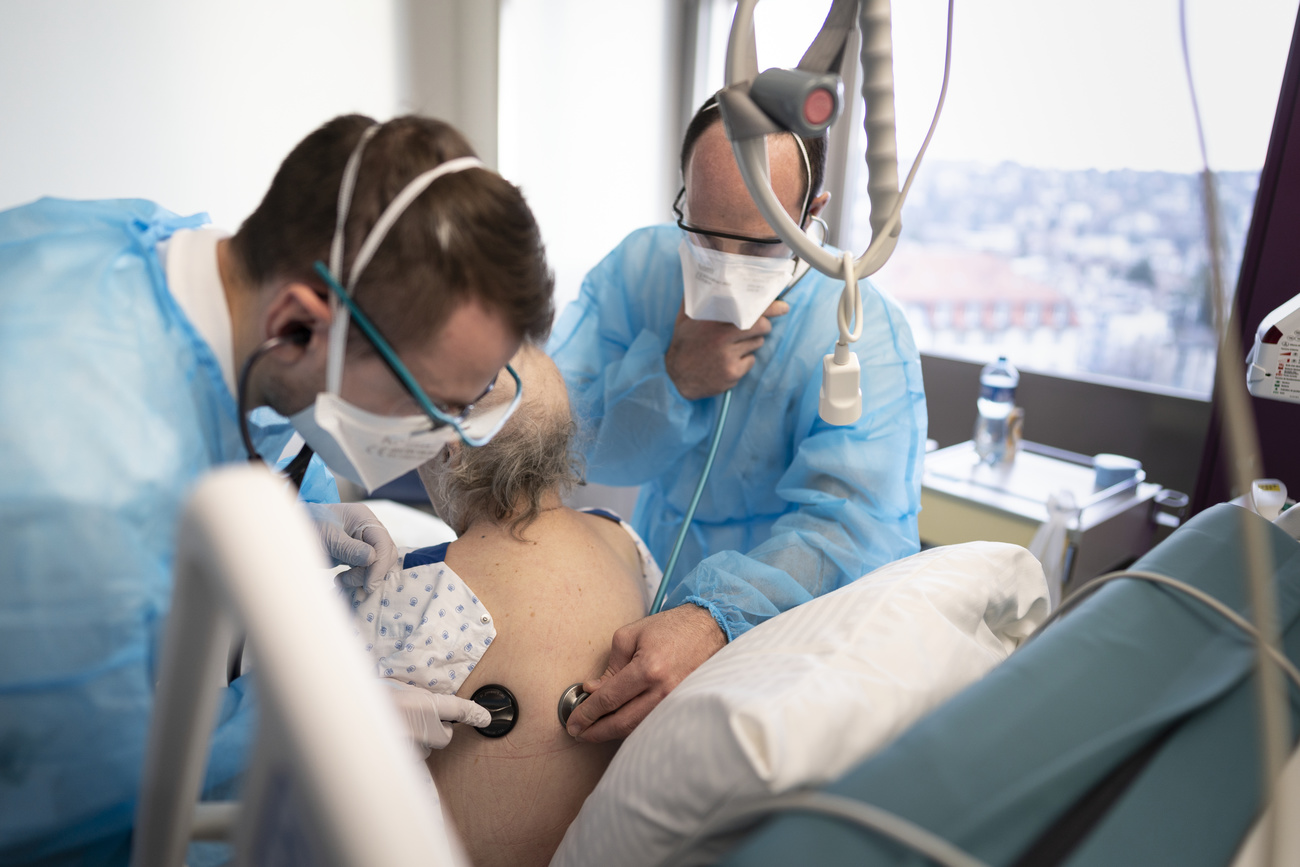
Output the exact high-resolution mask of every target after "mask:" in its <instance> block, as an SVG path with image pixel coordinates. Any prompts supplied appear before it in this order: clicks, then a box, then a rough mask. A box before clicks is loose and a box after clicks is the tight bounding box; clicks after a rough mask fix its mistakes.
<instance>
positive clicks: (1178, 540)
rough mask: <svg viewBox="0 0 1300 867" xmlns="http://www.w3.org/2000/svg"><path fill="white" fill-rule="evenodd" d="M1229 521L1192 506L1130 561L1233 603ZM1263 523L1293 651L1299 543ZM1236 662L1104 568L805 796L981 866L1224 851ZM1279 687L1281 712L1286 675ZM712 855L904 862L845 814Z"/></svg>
mask: <svg viewBox="0 0 1300 867" xmlns="http://www.w3.org/2000/svg"><path fill="white" fill-rule="evenodd" d="M1243 521H1261V522H1262V521H1263V519H1262V518H1259V517H1258V516H1256V515H1254V514H1253V513H1251V512H1248V511H1247V510H1245V509H1242V508H1239V507H1236V506H1232V505H1220V506H1217V507H1215V508H1212V509H1210V510H1207V511H1206V512H1204V513H1202V514H1201V515H1199V516H1197V517H1196V518H1194V519H1193V520H1192V521H1190V522H1189V523H1188V524H1187V525H1186V526H1184V527H1183V528H1180V529H1179V530H1178V531H1177V532H1176V533H1174V534H1173V535H1172V536H1171V537H1170V538H1169V539H1167V540H1166V541H1165V542H1164V543H1162V544H1161V545H1160V546H1158V547H1157V548H1156V549H1154V550H1153V551H1151V552H1150V553H1149V554H1148V555H1146V556H1145V557H1143V558H1142V559H1141V560H1140V561H1139V562H1138V563H1137V564H1135V566H1134V569H1135V570H1145V571H1151V572H1155V573H1160V574H1164V575H1169V576H1176V577H1179V578H1181V579H1182V580H1184V581H1186V582H1187V583H1189V584H1191V585H1193V586H1194V587H1197V588H1199V589H1201V590H1204V591H1206V592H1208V593H1209V594H1211V595H1212V596H1214V597H1216V598H1217V599H1219V600H1221V601H1223V602H1225V603H1227V604H1228V605H1229V606H1230V607H1232V608H1234V609H1236V610H1238V611H1242V612H1244V610H1245V608H1246V603H1245V598H1244V591H1243V589H1242V581H1241V571H1242V566H1241V563H1242V556H1241V555H1242V552H1241V541H1240V540H1241V535H1242V533H1241V527H1242V523H1241V522H1243ZM1267 530H1268V536H1269V544H1270V545H1271V548H1272V553H1273V562H1274V563H1275V566H1276V581H1277V590H1278V600H1279V622H1280V626H1281V629H1282V631H1283V643H1284V646H1285V651H1286V654H1287V656H1288V657H1290V658H1291V659H1292V660H1293V661H1294V660H1297V659H1300V624H1298V621H1300V543H1298V542H1297V541H1296V540H1295V539H1293V538H1291V537H1290V536H1288V535H1287V534H1286V533H1284V532H1283V531H1281V530H1279V529H1278V528H1276V527H1274V526H1272V525H1271V524H1270V525H1269V526H1268V527H1267ZM1253 665H1254V647H1253V644H1252V642H1251V640H1250V639H1249V638H1248V637H1246V636H1245V635H1244V634H1242V633H1241V632H1240V631H1239V630H1237V629H1236V628H1235V627H1234V626H1232V625H1231V624H1229V623H1227V622H1226V621H1225V620H1223V619H1222V618H1221V617H1219V616H1218V615H1215V614H1213V613H1211V612H1209V611H1208V610H1207V609H1206V608H1205V607H1203V606H1202V605H1201V604H1200V603H1199V602H1196V601H1193V600H1191V599H1189V598H1187V597H1186V596H1183V595H1181V594H1180V593H1177V592H1175V591H1172V590H1170V589H1168V588H1165V587H1161V586H1157V585H1152V584H1148V583H1143V582H1140V581H1120V582H1117V583H1114V584H1112V585H1110V586H1107V587H1104V588H1102V589H1101V590H1100V591H1098V593H1097V594H1096V596H1095V597H1094V598H1091V599H1088V600H1087V601H1086V602H1084V603H1083V604H1082V605H1080V606H1079V607H1078V609H1077V610H1076V611H1074V612H1073V613H1071V614H1069V615H1068V616H1066V617H1065V618H1064V619H1062V620H1061V621H1060V622H1058V623H1056V624H1054V625H1052V626H1051V627H1050V628H1048V629H1047V630H1046V631H1045V632H1044V633H1043V634H1042V635H1041V637H1038V638H1037V639H1035V640H1034V641H1032V642H1031V643H1029V644H1028V645H1027V646H1026V647H1024V648H1022V649H1021V650H1019V651H1018V652H1017V653H1016V654H1015V655H1013V656H1012V657H1011V658H1010V659H1009V660H1008V661H1007V662H1006V663H1005V664H1004V665H1002V666H1000V667H998V668H997V669H996V670H994V671H993V672H992V673H991V674H990V675H989V676H988V677H987V678H985V679H983V680H982V681H980V682H979V683H977V684H975V685H974V686H972V687H970V688H969V689H967V690H965V691H964V692H962V693H961V694H960V695H958V696H956V697H955V698H954V699H952V700H951V701H949V702H947V703H946V704H945V705H943V706H942V707H941V708H940V709H938V710H937V711H935V712H934V713H932V714H930V715H928V716H927V717H926V718H925V719H923V720H921V721H920V722H919V723H917V724H916V725H915V726H913V727H912V728H911V729H909V730H908V731H907V732H906V733H905V734H904V735H902V736H901V737H900V738H899V739H898V740H897V741H895V742H894V743H893V744H891V745H890V746H888V747H887V748H885V749H884V750H882V751H881V752H880V753H878V754H876V755H874V756H872V757H871V758H869V759H868V760H867V761H865V762H863V763H862V764H861V765H859V766H858V767H856V768H854V769H853V770H851V771H850V772H849V773H847V774H845V775H844V776H843V777H841V778H840V779H838V780H836V781H835V782H834V783H833V784H831V785H829V786H826V787H825V788H824V789H823V791H824V793H826V794H828V795H831V796H835V797H843V798H847V799H849V800H851V801H854V802H857V803H862V804H870V805H873V806H875V807H879V808H883V809H884V810H887V811H889V812H890V813H893V814H895V815H897V816H899V817H902V818H904V819H906V820H908V821H910V822H913V823H915V824H917V825H919V826H921V827H923V828H926V829H929V830H930V831H932V832H934V833H936V834H938V835H939V836H940V837H942V838H943V839H945V840H948V841H951V842H952V843H954V844H955V845H956V846H958V847H959V848H961V849H962V850H964V851H965V852H968V853H970V854H972V855H974V856H976V857H978V858H980V859H982V860H983V861H984V862H985V863H988V864H1006V865H1023V867H1029V865H1053V864H1068V865H1071V867H1082V865H1092V864H1096V865H1117V864H1178V865H1227V864H1233V863H1236V862H1235V860H1234V859H1235V858H1236V857H1237V855H1238V852H1239V850H1240V848H1241V846H1242V843H1243V840H1244V839H1245V838H1246V835H1247V833H1248V832H1249V831H1250V830H1251V827H1252V825H1253V824H1254V823H1255V820H1256V818H1257V816H1258V814H1259V812H1260V800H1261V798H1260V792H1261V786H1260V783H1259V763H1258V760H1257V755H1258V739H1257V723H1256V696H1255V688H1254V677H1253ZM1290 696H1291V704H1292V710H1293V711H1294V710H1295V708H1296V704H1297V691H1296V690H1295V688H1294V687H1292V688H1291V690H1290ZM1293 726H1294V723H1293ZM1293 731H1294V728H1293ZM1291 803H1293V804H1294V803H1296V802H1294V801H1292V802H1291ZM1294 819H1295V813H1294V810H1292V811H1291V812H1290V813H1289V814H1285V815H1284V818H1283V825H1284V826H1286V825H1288V824H1293V823H1294ZM1295 854H1296V853H1295V852H1294V851H1292V852H1291V853H1290V855H1289V856H1287V855H1285V854H1284V853H1279V855H1280V856H1281V858H1282V860H1278V861H1277V862H1276V863H1295V862H1294V861H1287V860H1285V858H1286V857H1292V858H1294V857H1295ZM724 863H726V864H729V865H747V867H748V865H765V864H772V865H776V864H792V863H816V864H819V865H833V864H854V865H861V864H873V865H874V864H880V865H885V864H890V865H892V864H914V863H921V862H920V861H918V859H917V857H916V856H915V855H914V854H912V853H910V852H909V851H908V850H906V849H905V848H904V847H902V846H900V845H898V844H897V843H895V842H892V841H890V840H887V839H885V838H883V837H882V836H881V835H879V834H876V833H872V832H869V831H866V830H864V829H863V828H862V827H860V826H858V825H856V824H854V823H853V822H852V821H845V820H844V819H842V818H840V819H837V818H832V817H829V816H826V815H813V814H811V813H807V812H802V813H798V814H796V813H790V814H788V815H784V816H781V817H780V818H778V819H775V820H773V821H770V822H769V823H768V824H767V825H766V826H765V827H763V828H762V829H761V830H760V831H758V832H757V833H756V834H754V835H753V836H752V837H751V838H750V839H748V840H747V841H746V842H745V843H744V844H743V845H741V846H740V847H739V848H738V849H736V850H735V851H733V852H732V854H731V855H730V857H728V858H727V859H726V861H725V862H724ZM1242 863H1244V859H1243V862H1242Z"/></svg>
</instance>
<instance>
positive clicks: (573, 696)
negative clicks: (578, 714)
mask: <svg viewBox="0 0 1300 867" xmlns="http://www.w3.org/2000/svg"><path fill="white" fill-rule="evenodd" d="M590 695H591V693H589V692H583V691H582V684H580V683H575V684H573V685H572V686H570V687H569V688H568V689H566V690H565V691H564V692H563V693H561V694H560V705H559V707H557V708H556V712H557V713H559V715H560V725H562V726H564V727H565V728H568V726H569V715H570V714H572V713H573V709H574V708H575V707H577V706H578V705H580V704H582V703H583V702H584V701H586V700H587V698H588V696H590Z"/></svg>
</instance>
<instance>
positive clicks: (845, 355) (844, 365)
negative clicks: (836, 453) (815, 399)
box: [817, 343, 862, 425]
mask: <svg viewBox="0 0 1300 867" xmlns="http://www.w3.org/2000/svg"><path fill="white" fill-rule="evenodd" d="M861 374H862V367H861V366H860V365H859V364H858V356H857V353H855V352H854V351H853V350H851V349H849V347H848V345H847V344H844V343H837V344H835V351H834V352H833V353H827V354H826V355H825V356H824V357H823V358H822V387H821V392H820V401H819V403H818V406H817V414H818V415H820V416H821V417H822V421H824V422H826V423H827V424H838V425H845V424H853V423H854V422H855V421H857V420H858V419H859V418H861V417H862V380H861Z"/></svg>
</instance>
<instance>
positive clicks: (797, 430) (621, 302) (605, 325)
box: [547, 226, 926, 639]
mask: <svg viewBox="0 0 1300 867" xmlns="http://www.w3.org/2000/svg"><path fill="white" fill-rule="evenodd" d="M681 240H682V231H681V230H680V229H678V228H677V227H676V226H656V227H652V228H648V229H641V230H639V231H637V232H634V233H632V234H631V235H630V236H628V237H627V238H626V239H625V240H624V241H623V242H622V243H621V244H620V245H619V246H618V247H617V248H615V250H614V251H613V252H612V253H610V254H609V255H608V256H607V257H605V259H604V261H602V262H601V263H600V264H599V265H597V266H596V267H595V268H594V269H593V270H592V271H591V273H590V274H588V275H587V278H586V280H585V281H584V282H583V285H582V291H581V294H580V296H579V297H578V299H577V300H576V301H575V302H573V304H571V305H570V306H569V307H568V308H567V309H566V310H565V312H564V314H563V316H562V317H561V319H560V321H559V323H558V324H557V325H556V328H555V330H554V333H553V335H552V337H551V341H550V344H549V345H548V347H547V348H548V351H549V352H550V353H551V355H552V356H553V357H554V359H555V362H556V364H557V365H558V366H559V368H560V370H561V371H562V372H563V374H564V378H565V381H566V383H567V384H568V386H569V391H570V394H571V396H572V399H573V402H574V408H575V413H576V415H577V416H578V417H579V418H580V419H583V420H584V421H585V422H588V423H589V425H590V430H588V431H586V432H585V436H584V438H583V439H584V448H583V451H584V453H585V457H586V460H587V476H588V478H589V479H590V480H591V481H593V482H598V483H601V484H608V485H640V486H641V491H640V496H639V499H638V501H637V507H636V512H635V514H634V516H633V521H632V523H633V525H634V526H635V528H636V530H637V532H638V533H640V534H641V536H642V538H644V539H645V541H646V543H647V544H648V545H649V547H650V550H651V552H653V553H654V555H655V557H656V559H658V560H659V562H660V565H665V564H666V561H667V558H668V555H669V552H670V551H671V549H672V545H673V542H674V540H675V538H676V536H677V533H678V529H679V528H680V526H681V522H682V519H683V516H684V514H685V512H686V509H687V507H688V505H689V504H690V499H691V496H692V494H693V493H694V490H695V487H696V484H697V483H698V480H699V477H700V472H701V470H702V469H703V467H704V462H705V458H706V456H707V453H708V448H709V440H710V436H711V433H712V430H713V426H714V423H715V421H716V419H717V417H718V410H719V407H720V405H721V402H722V398H721V396H717V397H711V398H704V399H701V400H695V401H688V400H686V399H685V398H684V397H682V396H681V394H680V393H679V392H678V391H677V388H676V386H675V385H674V384H673V382H672V380H671V379H670V378H669V376H668V373H667V370H666V369H665V367H664V353H665V352H666V351H667V349H668V345H669V342H670V341H671V339H672V334H673V327H674V323H675V322H676V318H677V312H678V309H679V308H680V306H681V303H682V293H683V290H682V272H681V263H680V260H679V258H678V254H677V248H678V244H679V243H680V242H681ZM861 286H862V306H863V314H864V316H863V321H864V323H865V324H864V327H863V331H862V338H861V339H860V340H859V341H858V342H857V343H855V344H853V349H854V351H855V352H856V353H857V355H858V358H859V360H860V362H861V365H862V406H863V409H862V418H861V419H859V420H858V421H857V422H856V423H854V424H852V425H848V426H845V427H836V426H833V425H829V424H826V423H825V422H824V421H822V420H821V419H820V418H819V417H818V415H817V403H818V391H819V389H820V386H821V376H822V357H823V356H824V355H825V354H826V353H828V352H831V351H832V349H833V346H834V344H835V341H836V339H837V337H838V331H837V330H836V325H835V321H836V320H835V310H836V306H837V305H838V303H839V299H840V292H841V290H842V289H843V283H842V282H840V281H836V280H831V279H830V278H828V277H826V276H824V275H822V274H820V273H819V272H817V271H809V272H808V273H807V274H806V275H805V276H804V277H803V278H802V279H801V280H800V281H799V282H797V283H796V284H795V285H794V286H793V287H791V289H790V290H789V291H788V292H787V293H786V295H785V296H784V297H785V300H786V301H788V302H789V303H790V312H789V313H788V314H786V315H785V316H781V317H779V318H777V319H774V320H772V333H771V334H770V335H769V336H768V337H767V340H766V342H765V343H764V344H763V347H762V348H761V349H760V350H759V351H758V353H757V361H756V364H755V365H754V368H753V369H752V370H751V371H750V372H749V373H748V374H747V375H746V376H745V377H744V379H742V380H741V381H740V383H739V384H738V385H737V386H736V387H735V389H734V390H733V394H732V402H731V410H730V415H729V417H728V419H727V423H726V428H725V431H724V433H723V435H722V441H721V443H720V445H719V448H718V454H717V458H716V460H715V463H714V465H713V471H712V474H711V475H710V476H709V480H708V484H707V485H706V487H705V489H704V493H703V496H702V497H701V499H700V504H699V507H698V509H697V511H696V513H695V520H694V522H693V524H692V527H691V530H690V532H689V533H688V535H687V538H686V542H685V545H684V547H683V549H682V554H681V559H680V561H679V563H678V568H677V574H678V575H680V576H682V577H681V578H679V579H678V578H675V579H674V581H673V586H671V587H669V588H668V594H667V597H666V601H665V603H664V607H665V608H670V607H673V606H676V605H680V604H683V603H686V602H692V603H695V604H697V605H701V606H704V607H706V608H708V609H709V611H710V612H712V614H713V616H714V618H715V619H716V620H717V621H718V624H719V626H721V627H722V629H723V631H724V632H725V633H726V634H727V637H728V639H732V638H735V637H736V636H738V635H740V634H741V633H743V632H745V631H747V630H748V629H750V628H752V627H753V626H756V625H757V624H759V623H761V622H763V621H764V620H767V619H768V618H770V617H772V616H774V615H776V614H778V613H780V612H782V611H785V610H787V609H789V608H792V607H794V606H795V605H798V604H799V603H801V602H805V601H807V600H808V599H811V598H813V597H815V596H820V595H822V594H823V593H827V592H829V591H831V590H834V589H836V588H837V587H841V586H843V585H844V584H847V583H848V582H850V581H853V580H854V579H856V578H858V577H859V576H861V575H862V574H864V573H866V572H869V571H870V570H872V569H875V568H876V567H877V566H880V565H882V564H884V563H888V562H890V561H892V560H896V559H898V558H899V557H904V556H907V555H908V554H913V553H915V552H916V551H917V550H919V547H920V545H919V541H918V537H917V525H916V517H917V513H918V512H919V510H920V495H921V492H920V487H921V462H922V459H923V457H924V453H925V431H926V413H925V393H924V390H923V388H922V385H921V362H920V356H919V354H918V353H917V350H916V346H915V344H914V343H913V341H912V332H911V329H910V328H908V325H907V321H906V320H905V319H904V317H903V314H902V311H901V310H900V309H899V307H898V305H897V304H895V303H894V302H893V301H892V300H891V299H889V298H887V297H885V296H884V295H882V294H881V293H880V292H879V291H878V290H877V289H876V288H875V287H874V286H871V285H870V284H869V283H867V282H866V281H863V282H862V283H861ZM697 564H698V565H697Z"/></svg>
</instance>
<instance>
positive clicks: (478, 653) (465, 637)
mask: <svg viewBox="0 0 1300 867" xmlns="http://www.w3.org/2000/svg"><path fill="white" fill-rule="evenodd" d="M583 511H585V512H587V513H589V514H593V515H598V516H599V517H602V518H605V519H606V520H609V521H615V522H617V523H618V524H619V526H621V527H622V528H623V530H624V531H625V532H626V533H627V534H628V537H629V539H630V540H631V541H632V544H633V545H634V546H635V547H636V550H637V555H638V557H639V558H640V560H641V579H642V587H643V591H644V596H645V599H646V606H647V607H649V604H650V601H651V600H652V599H653V598H654V594H655V592H656V591H657V590H658V589H659V579H660V578H661V577H662V573H660V571H659V567H658V565H657V564H656V563H655V560H654V557H652V556H651V555H650V551H649V550H648V549H647V548H646V546H645V543H644V542H642V541H641V537H640V536H638V535H637V533H636V531H635V530H634V529H633V528H632V525H631V524H629V523H627V522H626V521H624V520H622V519H621V518H620V517H619V516H618V515H616V514H614V513H613V512H609V511H606V510H604V509H584V510H583ZM449 545H450V543H449V542H444V543H443V544H441V545H434V546H432V547H428V548H419V549H412V550H404V551H403V552H402V569H401V571H400V572H390V573H389V574H388V575H386V576H385V577H384V579H383V581H381V582H380V584H379V587H378V588H377V589H376V590H375V591H374V592H373V593H369V594H363V593H362V591H361V590H360V589H357V588H346V589H344V591H343V593H344V595H345V596H347V600H348V604H349V605H350V607H351V609H352V624H353V632H354V634H355V635H356V636H357V637H358V638H359V639H360V640H361V642H362V646H363V647H364V648H365V651H366V653H367V654H368V655H369V656H370V658H371V660H372V661H373V662H374V665H375V673H376V674H377V675H379V676H380V677H390V678H393V679H394V680H398V681H401V682H402V683H406V684H410V685H411V686H419V687H423V688H424V689H427V690H430V691H431V692H437V693H445V694H448V695H454V694H455V693H456V691H457V690H458V689H460V687H461V684H463V683H464V682H465V678H466V677H468V676H469V673H470V672H471V671H473V670H474V666H476V665H477V664H478V661H479V660H480V659H481V658H482V657H483V654H484V653H485V652H486V651H487V649H488V648H489V647H491V646H492V642H493V640H495V639H496V635H497V630H496V626H495V624H494V623H493V620H492V614H491V612H489V611H488V610H487V608H486V607H485V606H484V605H483V603H482V602H480V601H479V598H478V597H477V596H475V595H474V591H473V590H471V589H470V586H469V584H468V583H467V582H466V581H465V579H464V578H463V577H462V576H460V575H458V574H457V573H456V571H455V570H454V569H452V568H451V567H450V566H448V565H447V563H446V562H445V561H446V558H447V548H448V546H449Z"/></svg>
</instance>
